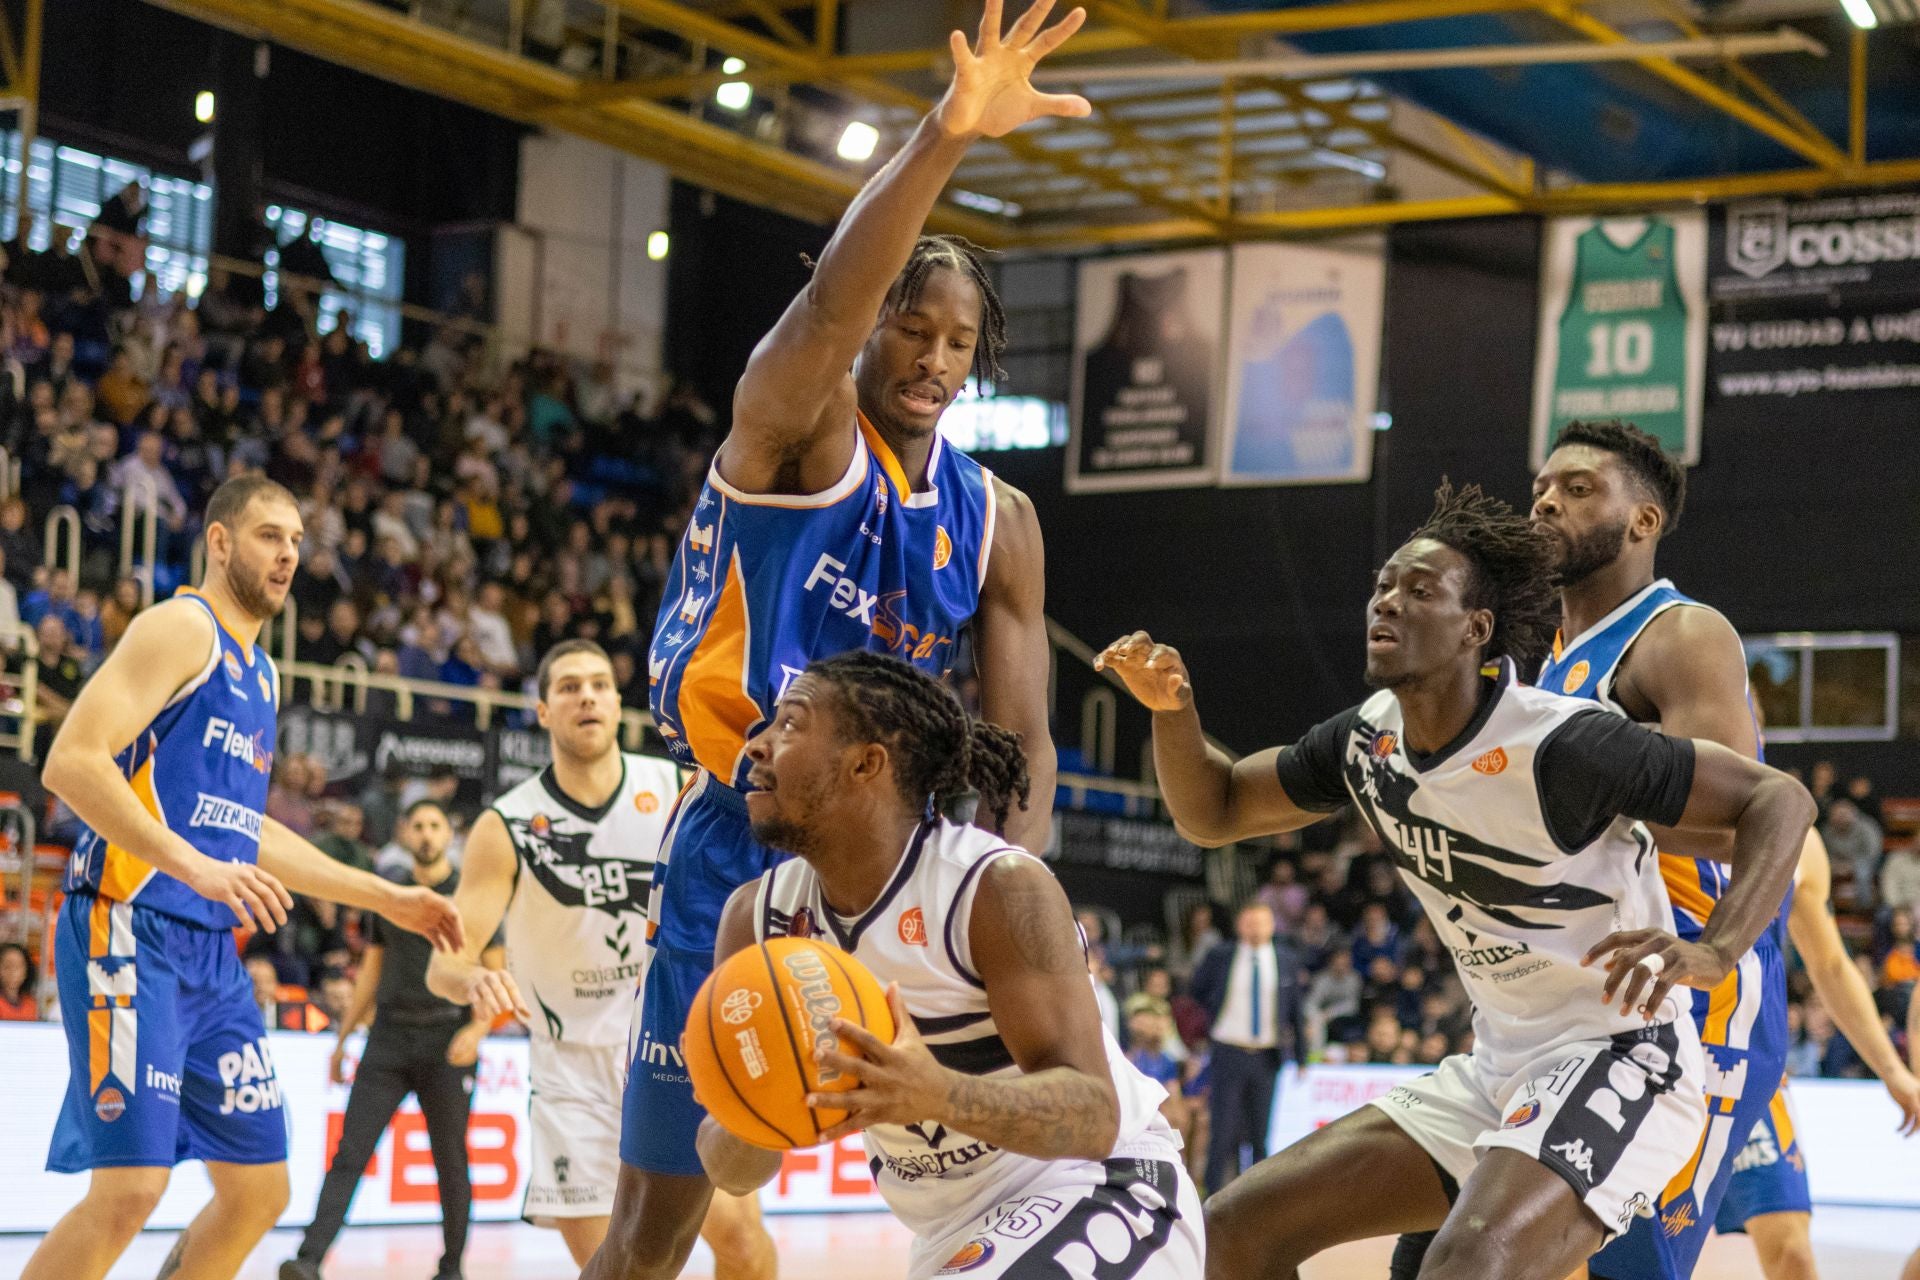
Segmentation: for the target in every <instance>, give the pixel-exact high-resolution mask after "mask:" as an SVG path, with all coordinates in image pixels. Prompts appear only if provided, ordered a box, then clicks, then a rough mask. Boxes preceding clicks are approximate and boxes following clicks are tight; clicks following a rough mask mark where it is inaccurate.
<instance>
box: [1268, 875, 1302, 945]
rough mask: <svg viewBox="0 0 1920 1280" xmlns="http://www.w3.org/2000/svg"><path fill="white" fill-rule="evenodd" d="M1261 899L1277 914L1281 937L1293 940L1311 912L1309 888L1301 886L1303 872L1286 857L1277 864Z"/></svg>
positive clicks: (1275, 917)
mask: <svg viewBox="0 0 1920 1280" xmlns="http://www.w3.org/2000/svg"><path fill="white" fill-rule="evenodd" d="M1259 898H1260V901H1262V902H1264V903H1266V904H1267V908H1268V909H1269V910H1270V911H1272V912H1273V920H1274V927H1275V928H1276V929H1278V930H1279V931H1280V935H1281V936H1282V937H1292V936H1293V932H1294V930H1295V929H1298V928H1299V927H1300V918H1301V917H1302V916H1303V915H1305V914H1306V911H1307V887H1306V886H1305V885H1303V884H1301V883H1300V868H1299V867H1297V866H1295V865H1294V861H1293V859H1291V858H1288V857H1284V856H1282V857H1278V858H1275V859H1274V860H1273V866H1272V867H1271V868H1270V869H1269V870H1268V872H1267V882H1266V883H1265V884H1263V885H1261V886H1260V893H1259Z"/></svg>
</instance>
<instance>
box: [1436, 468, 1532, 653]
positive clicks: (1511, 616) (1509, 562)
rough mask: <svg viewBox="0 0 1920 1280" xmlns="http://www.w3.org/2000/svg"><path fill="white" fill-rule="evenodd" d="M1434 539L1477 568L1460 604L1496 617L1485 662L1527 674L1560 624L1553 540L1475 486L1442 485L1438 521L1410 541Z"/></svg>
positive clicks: (1450, 482) (1438, 498)
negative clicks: (1507, 663) (1496, 660)
mask: <svg viewBox="0 0 1920 1280" xmlns="http://www.w3.org/2000/svg"><path fill="white" fill-rule="evenodd" d="M1416 538H1431V539H1433V540H1434V541H1435V542H1439V543H1442V544H1444V545H1446V546H1449V547H1452V548H1453V549H1454V550H1455V551H1457V552H1459V553H1460V554H1461V555H1463V556H1465V557H1466V559H1467V563H1468V564H1469V565H1470V566H1471V568H1472V573H1471V574H1470V575H1469V576H1468V579H1467V590H1466V595H1465V598H1464V599H1463V601H1462V603H1464V604H1465V605H1466V607H1467V608H1469V609H1491V610H1492V611H1493V634H1492V635H1491V636H1490V637H1488V640H1487V647H1486V655H1487V656H1488V657H1490V658H1492V657H1500V656H1502V655H1504V656H1506V657H1509V658H1512V659H1513V661H1514V664H1515V665H1516V666H1518V667H1520V668H1521V669H1522V670H1525V669H1527V668H1528V667H1529V666H1530V665H1531V664H1532V663H1533V662H1534V661H1536V660H1537V659H1539V658H1540V657H1541V656H1542V655H1544V654H1545V653H1546V652H1547V648H1548V646H1549V645H1551V644H1552V643H1553V633H1554V631H1555V629H1556V628H1558V627H1559V625H1560V602H1559V597H1558V595H1557V594H1556V593H1555V590H1554V585H1553V544H1552V541H1551V540H1550V539H1549V538H1548V537H1547V535H1545V534H1544V533H1541V532H1540V531H1538V530H1536V529H1535V528H1534V527H1533V522H1532V521H1531V520H1529V519H1528V518H1527V517H1526V516H1525V515H1523V514H1522V513H1520V512H1517V511H1515V510H1514V509H1513V508H1512V507H1510V506H1508V505H1507V504H1506V503H1504V502H1502V501H1500V499H1498V498H1489V497H1488V496H1486V495H1485V494H1484V493H1482V492H1480V486H1479V485H1477V484H1470V485H1468V486H1467V487H1466V488H1464V489H1455V488H1454V487H1453V482H1452V481H1451V480H1442V481H1441V482H1440V487H1439V489H1437V490H1435V491H1434V495H1433V514H1432V515H1430V516H1428V517H1427V522H1426V523H1425V524H1423V525H1421V526H1420V527H1419V528H1418V529H1415V530H1414V531H1413V533H1412V535H1411V536H1410V537H1409V538H1408V541H1409V542H1411V541H1413V540H1414V539H1416Z"/></svg>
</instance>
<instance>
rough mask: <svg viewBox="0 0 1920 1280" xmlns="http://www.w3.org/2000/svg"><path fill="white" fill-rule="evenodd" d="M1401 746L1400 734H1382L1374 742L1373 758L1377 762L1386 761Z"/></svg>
mask: <svg viewBox="0 0 1920 1280" xmlns="http://www.w3.org/2000/svg"><path fill="white" fill-rule="evenodd" d="M1399 744H1400V738H1399V735H1398V734H1393V733H1383V734H1381V735H1380V736H1379V737H1377V738H1375V739H1374V740H1373V758H1374V759H1375V760H1385V759H1386V758H1387V757H1388V756H1390V755H1392V754H1393V749H1394V748H1395V747H1396V746H1398V745H1399Z"/></svg>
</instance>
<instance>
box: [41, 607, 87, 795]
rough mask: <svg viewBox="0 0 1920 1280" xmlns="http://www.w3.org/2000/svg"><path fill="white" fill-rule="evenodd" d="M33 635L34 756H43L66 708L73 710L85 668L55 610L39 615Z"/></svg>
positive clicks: (66, 710) (84, 675)
mask: <svg viewBox="0 0 1920 1280" xmlns="http://www.w3.org/2000/svg"><path fill="white" fill-rule="evenodd" d="M34 638H35V639H36V640H38V641H39V643H40V656H39V659H38V662H37V666H38V670H37V671H36V672H35V675H36V677H37V679H36V682H35V684H34V715H35V716H36V717H37V718H38V720H39V724H38V725H37V726H36V728H35V730H34V759H36V760H45V759H46V758H47V755H46V751H47V748H48V747H49V746H51V745H53V735H54V732H55V731H56V730H58V729H59V727H60V725H61V724H62V723H63V722H64V721H65V720H66V718H67V712H69V711H71V710H73V700H74V699H75V698H77V697H79V696H80V685H81V683H82V682H84V681H85V680H86V669H85V668H84V667H83V666H82V665H81V662H80V655H79V654H78V653H76V652H74V650H73V648H72V646H71V645H70V644H69V643H68V640H67V624H66V623H65V622H62V621H61V619H60V615H59V614H58V613H54V612H48V613H46V614H45V615H43V616H42V617H41V619H40V621H39V623H38V624H36V625H35V627H34Z"/></svg>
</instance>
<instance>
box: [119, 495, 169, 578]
mask: <svg viewBox="0 0 1920 1280" xmlns="http://www.w3.org/2000/svg"><path fill="white" fill-rule="evenodd" d="M143 533H144V534H145V535H146V537H145V538H144V539H142V538H139V537H137V535H138V534H143ZM142 542H144V544H145V550H146V560H145V562H144V563H142V562H141V561H139V560H138V559H136V558H135V547H136V546H137V545H139V544H140V543H142ZM159 559H160V486H159V484H158V483H157V482H156V481H155V480H154V478H153V477H152V476H150V475H144V474H141V473H139V472H134V471H129V472H128V473H127V478H126V480H125V482H124V483H123V484H122V485H121V487H120V576H121V577H123V578H132V579H134V580H135V581H136V582H138V583H139V584H140V607H141V608H142V609H144V608H146V607H147V606H148V605H150V604H152V603H153V566H154V564H155V562H156V561H158V560H159Z"/></svg>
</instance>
